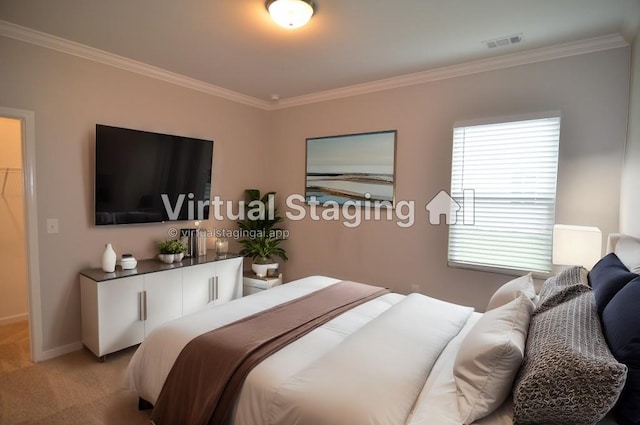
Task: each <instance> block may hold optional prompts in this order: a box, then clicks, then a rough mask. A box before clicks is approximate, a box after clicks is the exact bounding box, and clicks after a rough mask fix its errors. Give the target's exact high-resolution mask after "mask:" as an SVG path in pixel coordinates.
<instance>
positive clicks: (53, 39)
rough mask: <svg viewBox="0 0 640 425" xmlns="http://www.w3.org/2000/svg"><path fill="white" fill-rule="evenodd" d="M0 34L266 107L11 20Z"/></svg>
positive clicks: (4, 23)
mask: <svg viewBox="0 0 640 425" xmlns="http://www.w3.org/2000/svg"><path fill="white" fill-rule="evenodd" d="M0 35H3V36H5V37H9V38H13V39H16V40H20V41H24V42H27V43H31V44H35V45H37V46H41V47H46V48H48V49H52V50H57V51H59V52H62V53H67V54H69V55H73V56H78V57H81V58H83V59H88V60H91V61H94V62H99V63H103V64H105V65H109V66H113V67H115V68H120V69H124V70H125V71H130V72H135V73H136V74H140V75H144V76H147V77H151V78H155V79H158V80H162V81H165V82H168V83H171V84H175V85H178V86H182V87H186V88H188V89H192V90H196V91H199V92H202V93H206V94H210V95H213V96H217V97H221V98H223V99H227V100H231V101H233V102H237V103H242V104H244V105H249V106H253V107H256V108H260V109H268V107H269V106H270V103H269V102H267V101H265V100H262V99H258V98H255V97H252V96H247V95H244V94H241V93H238V92H235V91H233V90H228V89H225V88H223V87H218V86H215V85H213V84H209V83H205V82H202V81H200V80H196V79H194V78H190V77H185V76H184V75H180V74H176V73H174V72H171V71H166V70H164V69H161V68H158V67H155V66H152V65H148V64H146V63H143V62H138V61H135V60H133V59H129V58H125V57H123V56H118V55H115V54H113V53H109V52H105V51H104V50H100V49H96V48H94V47H90V46H87V45H85V44H80V43H76V42H74V41H70V40H66V39H64V38H60V37H57V36H54V35H51V34H47V33H44V32H40V31H36V30H33V29H31V28H27V27H23V26H21V25H16V24H13V23H11V22H7V21H3V20H0Z"/></svg>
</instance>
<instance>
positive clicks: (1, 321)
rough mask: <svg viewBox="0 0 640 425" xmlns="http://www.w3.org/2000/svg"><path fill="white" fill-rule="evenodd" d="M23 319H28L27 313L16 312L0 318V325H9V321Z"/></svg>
mask: <svg viewBox="0 0 640 425" xmlns="http://www.w3.org/2000/svg"><path fill="white" fill-rule="evenodd" d="M23 320H29V315H28V314H27V313H22V314H16V315H15V316H8V317H2V318H0V326H2V325H10V324H11V323H17V322H22V321H23Z"/></svg>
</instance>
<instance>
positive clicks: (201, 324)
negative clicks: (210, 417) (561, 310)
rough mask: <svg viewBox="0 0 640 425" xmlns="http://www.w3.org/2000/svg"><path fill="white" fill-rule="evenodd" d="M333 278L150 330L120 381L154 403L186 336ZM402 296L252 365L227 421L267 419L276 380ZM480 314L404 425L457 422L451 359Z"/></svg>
mask: <svg viewBox="0 0 640 425" xmlns="http://www.w3.org/2000/svg"><path fill="white" fill-rule="evenodd" d="M337 281H338V280H337V279H332V278H328V277H321V276H314V277H308V278H305V279H301V280H299V281H296V282H292V283H288V284H286V285H282V286H281V287H277V288H273V289H270V290H268V291H263V292H260V293H258V294H254V295H251V296H248V297H244V298H241V299H238V300H234V301H232V302H229V303H227V304H225V305H222V306H218V307H214V308H211V309H207V310H205V311H202V312H199V313H196V314H194V315H191V316H187V317H183V318H181V319H178V320H176V321H174V322H171V323H169V324H167V325H165V326H162V327H160V328H158V329H157V330H155V331H154V332H153V333H152V334H151V335H149V337H148V338H147V339H146V340H145V342H144V343H143V344H142V345H141V346H140V348H139V349H138V351H137V352H136V353H135V355H134V357H133V358H132V360H131V363H130V365H129V367H128V369H127V375H126V379H127V383H128V385H129V387H130V388H131V389H132V390H134V391H136V392H137V393H138V394H139V395H140V397H142V398H144V399H146V400H148V401H150V402H152V403H155V401H156V399H157V397H158V395H159V393H160V390H161V388H162V385H163V383H164V380H165V379H166V376H167V375H168V373H169V370H170V369H171V366H172V365H173V363H174V361H175V359H176V358H177V356H178V354H179V352H180V350H181V349H182V347H184V345H186V343H187V342H189V341H190V340H191V339H192V338H194V337H195V336H198V335H200V334H202V333H204V332H207V331H208V330H211V329H214V328H216V327H219V326H222V325H224V324H226V323H230V322H232V321H234V320H237V319H239V318H241V317H244V316H247V315H250V314H253V313H255V312H257V311H261V310H264V309H267V308H269V307H271V306H273V305H277V304H279V303H281V302H285V301H287V300H290V299H293V298H296V297H298V296H301V295H304V294H306V293H310V292H313V291H315V290H318V289H320V288H322V287H325V286H328V285H330V284H333V283H335V282H337ZM403 299H405V296H404V295H400V294H387V295H384V296H382V297H380V298H378V299H375V300H373V301H369V302H367V303H365V304H362V305H360V306H358V307H356V308H354V309H353V310H351V311H348V312H346V313H344V314H342V315H341V316H339V317H337V318H336V319H334V320H332V321H330V322H328V323H327V324H325V325H323V326H321V327H320V328H318V329H316V330H314V331H313V332H311V333H309V334H308V335H306V336H304V337H302V338H301V339H299V340H297V341H295V342H294V343H292V344H290V345H288V346H287V347H285V348H283V349H282V350H280V351H279V352H277V353H275V354H273V355H272V356H271V357H269V358H268V359H266V360H265V361H263V362H262V363H261V364H259V365H258V366H256V367H255V368H254V369H253V370H252V371H251V373H250V374H249V375H248V377H247V379H246V381H245V384H244V386H243V388H242V391H241V393H240V396H239V399H238V402H237V405H236V408H235V411H234V414H233V418H232V421H231V423H233V424H234V425H269V423H270V422H269V418H268V417H265V412H268V411H269V410H270V409H271V407H272V405H273V403H274V398H275V397H276V395H277V394H278V391H279V390H278V389H279V388H280V387H281V386H282V385H284V384H285V383H286V382H287V381H288V380H290V379H291V378H292V377H294V376H295V375H296V374H298V373H300V372H301V371H304V370H305V369H306V368H308V367H309V366H310V365H312V364H313V363H314V362H317V361H318V360H319V359H322V358H323V356H325V355H326V354H327V353H329V352H331V351H332V350H334V349H335V348H336V347H338V346H339V345H340V344H341V342H343V341H345V340H346V339H347V338H348V337H349V336H350V335H351V334H354V333H355V332H357V331H358V330H359V329H360V328H362V327H363V326H364V325H365V324H367V323H369V322H370V321H371V320H372V319H374V318H376V317H378V316H379V315H380V314H382V313H383V312H385V311H387V310H388V309H389V308H390V307H392V306H393V305H395V304H397V303H398V302H400V301H402V300H403ZM433 302H434V305H437V304H436V303H438V301H437V300H433ZM440 303H442V302H440ZM443 304H444V303H443ZM480 316H481V315H480V314H479V313H473V314H471V315H470V316H468V317H469V318H468V320H467V319H465V320H466V323H465V324H464V326H463V328H462V330H461V331H460V333H459V334H458V335H457V336H455V337H454V338H453V339H452V340H451V341H450V342H449V343H448V345H447V346H446V348H445V349H444V351H442V353H441V354H440V356H439V357H438V358H437V361H436V362H435V364H434V365H433V369H432V371H431V374H430V375H429V377H428V379H427V380H426V383H425V384H424V387H423V388H422V391H421V392H420V395H419V397H418V399H417V400H416V401H415V405H414V406H413V409H412V413H411V414H410V415H409V417H408V418H407V422H406V423H407V424H409V425H418V424H424V425H426V424H429V425H432V424H435V425H440V424H441V425H449V424H451V425H453V424H459V423H460V421H459V419H458V410H457V404H456V394H455V384H454V381H453V374H452V368H453V362H454V359H455V355H456V353H457V350H458V348H459V344H460V342H461V340H462V338H463V336H464V334H466V333H467V332H468V331H469V330H470V329H471V327H472V326H473V324H474V323H475V321H477V319H478V318H479V317H480ZM409 325H410V324H409ZM437 325H438V324H437V323H434V324H433V326H437ZM372 349H375V347H372ZM478 423H479V424H482V425H488V424H496V425H501V424H511V423H512V414H511V408H510V405H509V404H505V405H504V406H503V407H502V408H501V409H499V411H498V412H495V413H494V414H492V415H491V416H490V417H488V418H485V419H484V420H482V421H480V422H478Z"/></svg>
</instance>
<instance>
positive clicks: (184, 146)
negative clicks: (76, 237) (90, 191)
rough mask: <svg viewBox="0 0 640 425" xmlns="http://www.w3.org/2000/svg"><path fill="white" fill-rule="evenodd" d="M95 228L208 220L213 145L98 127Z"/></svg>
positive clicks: (177, 137) (165, 135) (192, 140)
mask: <svg viewBox="0 0 640 425" xmlns="http://www.w3.org/2000/svg"><path fill="white" fill-rule="evenodd" d="M95 152H96V154H95V224H96V225H98V226H102V225H112V224H131V223H155V222H163V221H173V220H175V221H184V220H206V219H207V218H209V207H208V205H209V200H210V196H211V169H212V163H213V141H212V140H202V139H194V138H191V137H181V136H173V135H169V134H159V133H151V132H148V131H139V130H131V129H128V128H119V127H111V126H107V125H101V124H96V151H95Z"/></svg>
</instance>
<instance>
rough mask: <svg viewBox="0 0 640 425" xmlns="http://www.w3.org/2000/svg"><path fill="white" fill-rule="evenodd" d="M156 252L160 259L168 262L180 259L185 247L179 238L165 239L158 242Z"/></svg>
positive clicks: (185, 249)
mask: <svg viewBox="0 0 640 425" xmlns="http://www.w3.org/2000/svg"><path fill="white" fill-rule="evenodd" d="M158 252H159V253H160V254H159V255H158V258H159V259H160V261H162V262H163V263H167V264H170V263H173V262H174V261H182V258H183V257H184V254H185V253H186V252H187V247H186V246H185V244H183V243H182V242H180V241H179V240H176V239H167V240H164V241H162V242H160V243H159V244H158Z"/></svg>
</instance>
